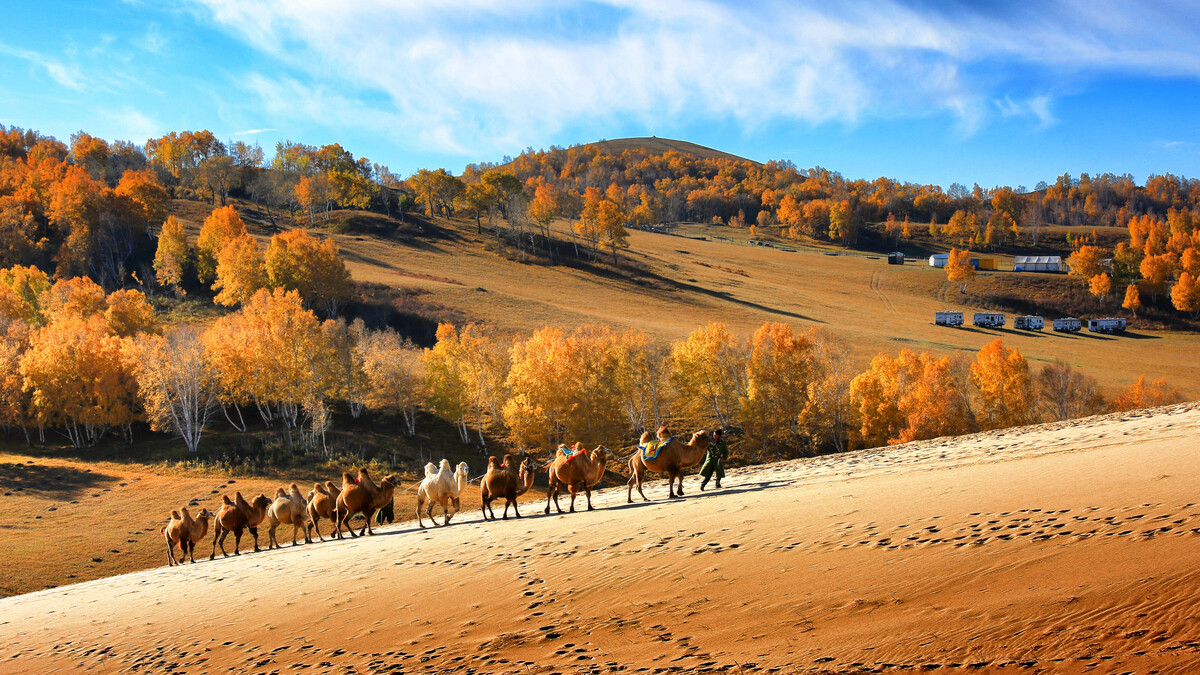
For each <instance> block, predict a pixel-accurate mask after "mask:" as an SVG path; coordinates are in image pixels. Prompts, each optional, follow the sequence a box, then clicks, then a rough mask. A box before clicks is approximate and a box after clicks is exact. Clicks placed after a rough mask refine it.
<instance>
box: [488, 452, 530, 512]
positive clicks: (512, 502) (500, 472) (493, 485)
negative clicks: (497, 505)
mask: <svg viewBox="0 0 1200 675" xmlns="http://www.w3.org/2000/svg"><path fill="white" fill-rule="evenodd" d="M535 470H537V464H536V463H535V462H534V461H533V459H532V458H530V457H526V458H525V459H524V461H522V462H521V464H520V466H519V467H518V466H517V463H516V459H515V458H514V457H513V456H512V455H505V456H504V461H500V460H498V459H496V457H495V456H492V457H488V468H487V473H485V474H484V475H483V478H482V479H481V480H480V481H479V501H480V505H479V509H480V510H481V511H483V519H484V520H488V519H489V518H488V516H489V514H490V516H491V518H490V519H491V520H495V519H496V514H495V512H493V511H492V501H493V500H496V499H500V498H503V499H504V520H508V507H509V506H511V507H512V508H513V513H515V514H517V517H518V518H520V517H521V512H520V511H518V510H517V497H520V496H521V495H523V494H525V493H526V492H529V488H531V487H533V477H534V475H533V472H534V471H535Z"/></svg>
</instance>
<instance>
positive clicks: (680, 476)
mask: <svg viewBox="0 0 1200 675" xmlns="http://www.w3.org/2000/svg"><path fill="white" fill-rule="evenodd" d="M683 479H684V475H683V469H680V470H679V487H678V488H677V489H676V490H675V494H677V495H679V496H680V497H682V496H683Z"/></svg>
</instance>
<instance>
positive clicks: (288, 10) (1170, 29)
mask: <svg viewBox="0 0 1200 675" xmlns="http://www.w3.org/2000/svg"><path fill="white" fill-rule="evenodd" d="M193 2H195V3H196V5H197V6H198V7H199V8H200V10H201V13H202V14H204V15H205V16H206V17H207V18H208V19H209V20H211V21H214V22H215V23H216V24H217V25H218V26H221V27H222V28H223V29H224V30H225V31H226V32H228V33H230V34H232V35H235V36H237V37H238V38H239V39H240V40H242V41H244V42H245V43H247V44H249V45H252V46H253V47H254V48H256V49H257V50H259V51H260V52H262V53H264V54H268V55H270V56H272V57H274V58H275V59H276V60H277V61H278V62H280V63H281V64H282V65H283V66H284V67H285V69H286V70H287V71H288V73H289V74H287V75H278V74H274V73H272V74H264V73H265V72H269V71H265V70H264V71H261V72H258V73H252V74H249V75H244V76H243V77H242V80H241V81H242V84H243V86H244V87H245V88H246V89H248V90H249V91H250V92H252V93H253V94H254V95H256V96H259V97H260V98H261V101H262V102H263V103H264V105H265V106H266V107H267V108H269V109H270V110H271V111H272V113H273V114H278V115H279V116H280V117H279V119H281V120H295V119H306V120H309V121H315V122H319V123H338V122H340V123H352V124H359V125H364V126H365V127H367V128H371V129H376V130H380V131H383V132H386V133H387V134H388V135H390V136H397V137H404V138H405V139H407V140H408V141H409V142H415V143H416V144H418V145H422V146H426V147H438V148H440V149H442V150H445V151H450V152H455V151H464V152H470V153H478V152H481V151H487V150H497V149H511V148H513V147H524V146H525V145H526V144H538V143H541V142H544V139H546V138H547V137H548V136H550V135H553V134H554V133H555V132H557V131H559V130H562V129H564V128H569V127H573V126H579V125H581V124H588V123H604V122H610V121H626V122H634V123H638V124H641V125H643V126H648V127H651V128H664V127H665V128H670V127H671V126H679V125H685V124H688V123H690V122H695V121H706V120H733V121H736V122H737V123H738V124H739V125H741V126H755V125H762V124H768V123H779V122H794V123H801V124H806V125H820V124H826V123H840V124H849V125H854V124H857V123H859V122H860V121H862V120H863V119H864V118H869V117H882V118H893V117H927V116H931V115H947V116H949V117H950V118H952V119H953V120H955V126H956V127H957V128H958V130H959V131H960V132H961V133H964V134H971V133H974V132H975V131H976V130H977V129H979V128H980V127H981V126H983V125H985V124H987V123H988V121H989V119H993V118H995V117H996V116H997V115H999V116H1001V117H1011V118H1017V119H1020V118H1028V119H1029V121H1030V122H1031V123H1032V125H1033V128H1035V129H1044V128H1046V127H1049V126H1052V125H1053V124H1054V123H1055V118H1054V115H1053V111H1052V108H1053V99H1052V98H1051V96H1050V95H1049V94H1047V93H1045V91H1047V90H1048V88H1044V87H1039V82H1038V81H1039V80H1048V79H1054V80H1056V81H1058V80H1062V79H1078V80H1081V81H1086V80H1087V78H1089V77H1095V76H1098V75H1103V74H1112V73H1136V74H1143V75H1151V76H1162V75H1171V76H1183V77H1190V78H1196V77H1200V43H1197V41H1196V40H1195V39H1194V36H1195V35H1196V34H1197V33H1200V7H1198V6H1195V5H1193V4H1190V3H1182V2H1181V3H1170V2H1167V3H1160V4H1158V5H1155V6H1153V7H1149V8H1147V7H1145V6H1142V5H1137V6H1134V5H1129V4H1125V3H1120V2H1115V1H1111V0H1086V1H1085V0H1067V1H1064V2H1058V3H1042V4H1038V5H1036V6H1026V7H1022V8H1020V9H1018V10H1013V9H1012V8H1011V7H1010V8H1006V9H1002V10H1001V9H991V8H990V7H989V6H988V5H986V4H981V5H976V4H973V3H962V4H957V3H932V4H930V3H914V4H911V5H910V4H905V3H902V2H896V1H887V0H882V1H878V2H865V1H854V0H850V1H847V2H840V3H816V2H813V3H794V2H785V1H784V0H763V1H761V2H755V3H742V2H720V1H717V0H692V1H685V0H673V1H665V2H650V3H647V2H642V1H641V0H595V1H589V2H585V1H583V0H562V1H561V2H550V1H549V0H528V1H526V2H523V3H513V2H505V1H502V0H448V1H447V2H441V3H402V4H396V3H391V2H386V1H385V0H371V1H365V2H361V3H353V4H345V5H344V4H339V3H326V2H320V1H318V0H303V1H297V2H286V3H284V2H269V1H267V0H193ZM1039 88H1040V89H1042V91H1038V89H1039Z"/></svg>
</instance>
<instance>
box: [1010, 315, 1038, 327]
mask: <svg viewBox="0 0 1200 675" xmlns="http://www.w3.org/2000/svg"><path fill="white" fill-rule="evenodd" d="M1045 327H1046V320H1045V319H1043V318H1042V317H1040V316H1018V317H1016V318H1014V319H1013V328H1020V329H1023V330H1041V329H1043V328H1045Z"/></svg>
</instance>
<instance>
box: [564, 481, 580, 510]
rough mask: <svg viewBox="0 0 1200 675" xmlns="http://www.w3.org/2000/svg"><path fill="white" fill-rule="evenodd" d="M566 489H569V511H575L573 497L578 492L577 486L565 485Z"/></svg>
mask: <svg viewBox="0 0 1200 675" xmlns="http://www.w3.org/2000/svg"><path fill="white" fill-rule="evenodd" d="M567 489H568V490H570V491H571V513H575V497H576V495H578V494H579V488H577V487H575V485H574V484H571V485H568V486H567Z"/></svg>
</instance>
